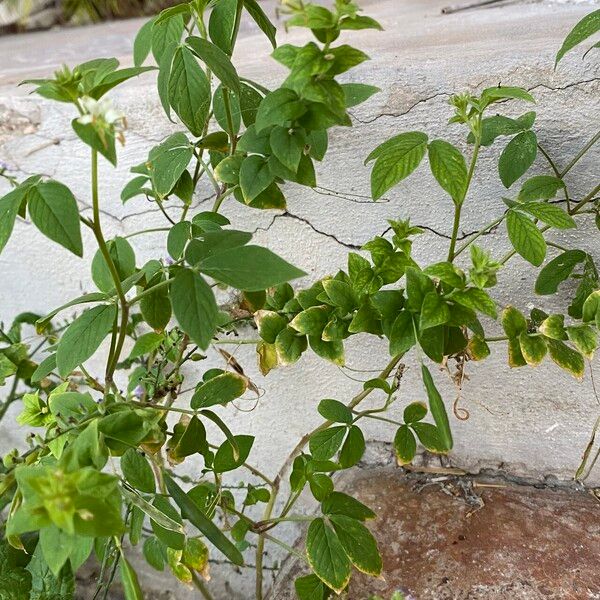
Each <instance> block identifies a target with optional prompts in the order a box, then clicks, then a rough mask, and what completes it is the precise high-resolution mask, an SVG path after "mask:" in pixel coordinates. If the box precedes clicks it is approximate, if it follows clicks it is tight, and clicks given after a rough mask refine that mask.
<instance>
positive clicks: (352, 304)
mask: <svg viewBox="0 0 600 600" xmlns="http://www.w3.org/2000/svg"><path fill="white" fill-rule="evenodd" d="M323 289H324V290H325V293H326V294H327V296H329V299H330V300H331V302H332V303H333V305H334V306H336V307H338V308H339V309H340V310H341V311H342V313H343V314H346V313H350V312H352V311H353V310H354V309H355V308H356V307H357V305H358V297H357V295H356V293H355V292H354V290H353V289H352V286H351V285H350V284H348V283H346V282H345V281H339V280H338V279H325V280H323Z"/></svg>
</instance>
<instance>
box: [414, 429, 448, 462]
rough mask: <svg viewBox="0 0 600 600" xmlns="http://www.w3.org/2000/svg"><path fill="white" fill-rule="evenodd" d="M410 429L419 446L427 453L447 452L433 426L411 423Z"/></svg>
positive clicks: (437, 431)
mask: <svg viewBox="0 0 600 600" xmlns="http://www.w3.org/2000/svg"><path fill="white" fill-rule="evenodd" d="M411 427H412V428H413V430H414V432H415V433H416V434H417V437H418V438H419V441H420V442H421V444H423V446H424V447H425V448H427V450H429V452H439V453H442V454H443V453H445V452H446V451H447V450H446V448H445V445H444V442H442V440H441V438H440V433H439V430H438V428H437V427H436V426H435V425H432V424H431V423H421V422H418V423H411Z"/></svg>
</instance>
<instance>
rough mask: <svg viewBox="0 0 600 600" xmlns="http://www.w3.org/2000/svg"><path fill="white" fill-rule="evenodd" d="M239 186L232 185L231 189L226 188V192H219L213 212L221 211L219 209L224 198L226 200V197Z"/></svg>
mask: <svg viewBox="0 0 600 600" xmlns="http://www.w3.org/2000/svg"><path fill="white" fill-rule="evenodd" d="M236 187H237V186H236V185H234V186H233V187H230V188H229V189H227V190H225V191H224V192H219V193H218V194H217V197H216V198H215V203H214V205H213V209H212V211H213V212H219V209H220V208H221V204H223V200H225V198H227V196H229V195H231V194H232V193H233V192H234V191H235V188H236Z"/></svg>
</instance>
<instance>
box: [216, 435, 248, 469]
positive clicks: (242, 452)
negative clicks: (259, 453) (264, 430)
mask: <svg viewBox="0 0 600 600" xmlns="http://www.w3.org/2000/svg"><path fill="white" fill-rule="evenodd" d="M234 440H235V443H236V446H237V449H236V448H234V446H233V444H232V443H231V442H230V441H229V440H225V441H224V442H223V443H222V444H221V445H220V446H219V449H218V450H217V453H216V454H215V458H214V461H213V469H214V471H215V473H225V472H226V471H233V470H235V469H237V468H238V467H240V466H241V465H242V464H243V463H244V462H246V459H247V458H248V456H249V454H250V450H251V449H252V444H254V436H251V435H236V436H234Z"/></svg>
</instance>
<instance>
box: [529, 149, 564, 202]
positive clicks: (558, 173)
mask: <svg viewBox="0 0 600 600" xmlns="http://www.w3.org/2000/svg"><path fill="white" fill-rule="evenodd" d="M537 147H538V148H539V150H540V152H541V153H542V154H543V155H544V158H545V159H546V160H547V161H548V164H549V165H550V168H551V169H552V170H553V171H554V174H555V175H556V176H557V177H558V178H559V179H561V180H562V174H561V172H560V171H559V170H558V167H557V166H556V163H555V162H554V161H553V160H552V158H551V157H550V155H549V154H548V153H547V152H546V150H544V147H543V146H542V145H541V144H540V143H539V142H538V145H537ZM563 186H564V187H563V190H564V193H565V200H566V201H567V210H571V198H570V196H569V190H568V189H567V185H566V184H565V182H564V181H563Z"/></svg>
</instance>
